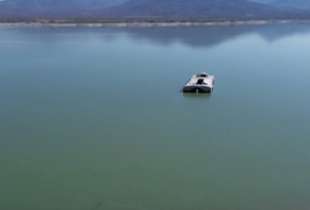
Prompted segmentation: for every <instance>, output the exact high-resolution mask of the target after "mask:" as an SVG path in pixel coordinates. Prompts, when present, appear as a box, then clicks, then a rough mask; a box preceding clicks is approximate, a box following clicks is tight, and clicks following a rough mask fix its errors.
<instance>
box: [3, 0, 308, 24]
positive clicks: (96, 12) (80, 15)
mask: <svg viewBox="0 0 310 210" xmlns="http://www.w3.org/2000/svg"><path fill="white" fill-rule="evenodd" d="M308 16H309V17H310V1H309V0H2V1H1V0H0V20H2V21H3V20H10V19H39V18H46V19H87V20H89V19H100V20H105V19H113V20H114V19H122V20H127V19H151V20H153V19H155V20H156V19H169V20H174V19H178V20H179V19H182V20H183V19H184V20H193V19H199V20H204V19H208V20H209V19H216V20H218V19H220V20H222V19H272V18H306V17H308Z"/></svg>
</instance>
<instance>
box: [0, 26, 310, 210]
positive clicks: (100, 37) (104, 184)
mask: <svg viewBox="0 0 310 210" xmlns="http://www.w3.org/2000/svg"><path fill="white" fill-rule="evenodd" d="M309 55H310V25H301V24H299V25H298V24H296V25H269V26H253V27H248V26H247V27H245V26H242V27H210V28H200V27H196V28H190V27H189V28H144V29H143V28H129V29H108V28H106V29H87V28H65V29H64V28H5V27H2V28H0V81H1V82H0V99H1V100H0V171H1V172H0V186H1V187H0V209H3V210H56V209H57V210H126V209H128V210H182V209H184V210H188V209H195V210H262V209H264V210H292V209H298V210H308V209H309V206H310V200H309V197H310V185H309V183H310V167H309V165H310V152H309V151H310V137H309V136H310V127H309V126H310V110H309V103H310V95H309V89H310V57H309ZM200 71H208V72H210V73H212V74H215V75H216V78H217V83H216V87H215V92H214V94H213V95H212V96H210V97H208V96H191V95H183V94H181V93H180V88H181V87H182V85H183V84H184V83H185V82H186V81H187V80H188V79H189V77H190V76H191V75H192V74H193V73H196V72H200Z"/></svg>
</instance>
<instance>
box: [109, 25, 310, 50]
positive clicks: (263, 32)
mask: <svg viewBox="0 0 310 210" xmlns="http://www.w3.org/2000/svg"><path fill="white" fill-rule="evenodd" d="M116 30H120V31H122V32H125V33H127V34H128V35H129V36H130V38H133V39H145V40H147V41H151V42H155V43H157V44H162V45H167V44H171V43H175V42H181V43H183V44H186V45H189V46H192V47H212V46H215V45H218V44H221V43H222V42H225V41H227V40H229V39H234V38H236V37H239V36H243V35H247V34H257V35H259V36H261V37H262V38H263V39H265V40H266V41H268V42H273V41H277V40H279V39H282V38H285V37H287V36H290V35H293V34H302V33H308V32H310V25H308V24H277V25H276V24H274V25H264V26H219V27H216V26H214V27H190V28H188V27H175V28H173V27H172V28H156V27H155V28H126V29H116ZM113 31H114V30H113Z"/></svg>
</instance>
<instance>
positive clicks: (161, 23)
mask: <svg viewBox="0 0 310 210" xmlns="http://www.w3.org/2000/svg"><path fill="white" fill-rule="evenodd" d="M274 23H275V24H286V23H310V19H309V20H302V19H294V20H293V19H282V20H223V21H211V20H210V21H111V22H109V21H106V22H104V21H102V22H100V21H98V22H95V21H94V22H78V21H72V22H70V21H50V20H43V21H16V22H5V21H3V22H1V21H0V26H7V27H20V26H22V27H42V26H47V27H90V28H92V27H94V28H101V27H119V28H123V27H178V26H182V27H190V26H239V25H267V24H274Z"/></svg>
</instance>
